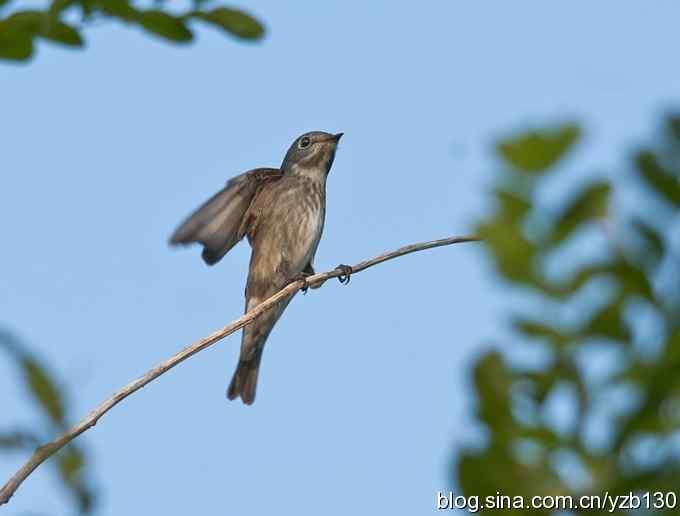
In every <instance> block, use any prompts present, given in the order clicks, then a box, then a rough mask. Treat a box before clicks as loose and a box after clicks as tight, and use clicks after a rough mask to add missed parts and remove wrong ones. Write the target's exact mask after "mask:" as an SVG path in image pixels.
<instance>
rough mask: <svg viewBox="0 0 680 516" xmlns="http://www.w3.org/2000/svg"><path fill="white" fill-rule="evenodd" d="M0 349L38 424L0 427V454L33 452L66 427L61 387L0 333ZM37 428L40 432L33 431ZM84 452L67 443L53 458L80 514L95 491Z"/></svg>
mask: <svg viewBox="0 0 680 516" xmlns="http://www.w3.org/2000/svg"><path fill="white" fill-rule="evenodd" d="M0 350H2V351H5V352H6V356H8V357H9V359H10V360H11V361H12V362H13V363H14V364H15V366H16V369H17V370H18V371H19V372H20V376H21V380H22V384H23V385H24V387H25V389H26V391H27V393H28V394H29V396H30V397H31V398H32V399H33V401H34V402H35V404H36V406H37V408H38V411H39V413H40V416H41V420H42V423H40V424H37V425H35V426H34V428H32V429H28V428H21V427H14V428H0V452H2V453H15V452H19V451H33V450H34V449H35V448H36V447H37V446H39V445H40V443H43V442H47V441H49V440H51V439H52V438H53V437H54V435H55V434H60V433H62V432H63V431H65V430H66V428H67V426H68V418H67V412H68V410H67V407H68V403H67V399H66V395H65V392H64V389H63V388H62V386H61V385H60V384H59V383H58V382H57V380H56V379H55V377H54V375H53V373H52V372H51V371H50V370H49V368H48V367H47V366H46V365H45V364H44V363H43V362H42V361H41V360H40V359H39V358H38V357H37V356H36V355H35V354H33V353H31V352H30V351H29V350H28V349H27V348H26V346H24V345H23V344H22V343H21V342H19V341H18V340H17V339H16V338H15V337H13V336H12V335H11V334H9V333H7V332H5V331H0ZM38 428H41V429H42V430H37V429H38ZM86 462H87V461H86V453H85V451H84V449H83V448H82V447H81V446H80V445H76V444H69V445H68V446H67V447H66V448H64V449H63V450H62V451H61V452H59V453H58V454H57V455H56V456H55V460H54V461H53V464H54V465H55V467H56V469H57V473H58V475H59V478H60V480H61V483H62V484H63V486H64V487H65V488H66V490H67V491H68V492H69V493H71V495H72V499H73V500H74V504H75V505H76V507H77V509H78V511H79V512H80V513H81V514H88V513H90V512H92V510H93V509H94V503H95V492H94V489H93V488H92V486H91V485H90V481H89V480H88V478H87V476H88V475H89V473H88V471H87V469H88V467H87V464H86Z"/></svg>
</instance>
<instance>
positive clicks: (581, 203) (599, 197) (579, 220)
mask: <svg viewBox="0 0 680 516" xmlns="http://www.w3.org/2000/svg"><path fill="white" fill-rule="evenodd" d="M609 190H610V188H609V184H608V183H606V182H602V181H600V182H596V183H593V184H591V185H589V186H587V187H586V188H584V189H583V191H581V193H579V194H578V196H577V197H576V199H574V200H573V201H572V202H571V203H570V204H569V205H568V206H567V208H566V209H565V210H564V212H563V213H562V215H560V217H559V218H558V219H557V221H556V222H555V229H554V230H553V234H552V238H551V242H552V243H553V244H558V243H560V242H562V241H563V240H565V239H566V238H567V237H569V236H570V235H571V234H572V233H573V232H574V231H575V230H576V229H577V228H578V227H579V226H580V225H582V224H584V223H586V222H590V221H592V220H593V219H595V218H601V217H604V216H605V215H606V214H607V207H608V204H609Z"/></svg>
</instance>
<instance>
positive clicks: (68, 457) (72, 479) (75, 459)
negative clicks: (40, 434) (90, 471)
mask: <svg viewBox="0 0 680 516" xmlns="http://www.w3.org/2000/svg"><path fill="white" fill-rule="evenodd" d="M84 464H85V460H84V457H83V454H82V452H81V451H80V450H79V449H78V448H76V447H75V446H69V447H67V448H66V449H65V450H64V451H63V452H62V453H60V454H59V473H60V474H61V477H62V479H63V480H64V483H66V484H71V485H73V484H75V483H77V482H78V479H79V477H80V471H81V470H82V468H83V465H84Z"/></svg>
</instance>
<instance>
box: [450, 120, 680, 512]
mask: <svg viewBox="0 0 680 516" xmlns="http://www.w3.org/2000/svg"><path fill="white" fill-rule="evenodd" d="M580 136H581V130H580V129H579V127H578V126H576V125H571V124H570V125H563V126H561V127H557V128H552V129H546V130H541V131H532V132H529V133H528V134H524V135H520V136H518V137H513V138H510V139H508V140H506V141H503V142H501V143H499V144H498V145H497V147H496V148H497V151H498V153H499V154H500V156H501V159H502V163H503V166H502V173H501V174H500V175H499V176H498V177H497V179H496V183H497V184H496V186H495V193H494V195H495V200H496V207H495V210H494V211H493V213H492V214H491V215H490V216H489V217H488V218H487V219H486V220H484V221H482V222H481V224H480V225H479V228H478V231H479V234H480V236H482V237H483V238H484V239H485V242H486V248H487V251H488V255H489V257H490V259H491V261H492V263H493V265H494V267H495V269H496V270H497V272H498V274H499V276H500V278H501V280H502V281H504V282H505V283H506V284H507V285H508V286H512V287H513V288H512V293H513V294H512V295H513V296H517V297H518V302H517V303H514V304H513V308H512V320H513V329H514V330H513V331H514V333H515V337H517V341H518V345H517V346H516V347H513V348H511V349H509V351H508V352H507V353H500V352H498V351H491V352H488V353H487V354H485V355H484V356H482V357H481V358H480V359H479V361H478V362H477V363H476V365H475V368H474V384H475V388H476V393H477V417H478V418H479V420H480V421H481V423H482V424H483V425H484V427H485V429H486V436H487V439H486V440H485V441H486V442H485V443H484V445H483V446H481V447H476V448H468V449H465V450H464V451H463V452H462V453H461V454H460V455H459V456H458V457H457V459H456V465H455V473H454V477H455V478H454V481H455V482H457V484H458V485H459V486H460V487H461V489H462V491H463V493H464V494H465V495H466V496H471V495H476V496H478V497H480V498H479V499H482V498H483V497H485V496H488V495H492V496H493V495H496V493H498V492H500V493H501V494H504V495H509V496H515V495H521V496H523V497H524V499H525V500H529V499H530V498H531V497H532V496H534V495H566V494H568V495H573V496H575V497H578V496H580V495H583V494H593V495H597V494H604V493H605V492H609V494H611V495H618V494H627V493H628V492H630V491H640V492H646V491H657V490H659V491H668V490H671V489H674V490H675V492H676V494H677V495H679V496H680V493H679V492H678V489H680V462H679V459H680V254H679V252H678V249H677V247H678V246H677V245H675V247H674V245H673V240H674V238H673V235H674V233H673V232H674V230H677V229H678V228H677V226H678V221H679V220H680V217H678V214H679V212H680V117H670V118H668V119H667V120H666V121H665V124H664V127H663V130H662V131H660V134H659V136H658V138H656V139H655V142H654V143H653V145H651V147H650V148H644V149H641V150H639V151H638V152H637V153H636V154H635V156H634V157H633V159H632V165H631V169H630V171H631V173H629V174H628V176H629V177H625V174H621V173H619V174H617V175H615V176H613V177H614V178H615V181H614V182H613V184H610V182H609V181H607V180H605V179H599V180H596V181H591V182H588V183H586V184H582V185H581V186H580V188H578V190H577V191H576V193H575V194H574V195H572V196H570V197H569V198H566V199H564V198H562V199H560V198H559V197H560V196H559V195H556V194H555V188H554V187H555V186H560V185H565V184H566V183H565V182H564V181H563V180H562V179H563V176H564V174H568V173H569V170H568V169H569V168H570V167H571V165H569V166H567V164H565V163H563V161H564V158H565V157H566V156H567V155H568V154H569V153H570V152H571V151H572V149H573V147H574V146H575V145H576V144H577V143H578V141H579V139H580ZM571 161H572V159H570V163H571ZM579 177H581V176H579ZM551 187H552V188H551ZM546 191H547V192H550V195H549V196H547V198H546ZM614 194H616V195H614ZM614 201H616V202H614ZM675 235H676V238H675V240H676V244H677V231H676V232H675ZM527 350H528V353H527V352H526V351H527ZM522 351H524V353H522ZM528 356H531V357H532V361H531V362H529V361H528V360H527V357H528ZM537 357H538V358H539V359H538V360H537ZM679 503H680V502H679ZM677 510H680V507H678V508H677V509H676V511H677ZM486 512H503V511H496V510H487V511H486ZM515 512H522V511H515ZM526 512H527V513H531V514H540V513H541V511H537V510H528V511H526ZM590 512H595V513H596V512H597V511H590ZM604 512H605V511H602V513H604ZM662 512H663V511H658V512H657V511H655V514H661V513H662ZM668 512H675V511H668ZM549 513H551V511H547V510H545V511H543V514H549Z"/></svg>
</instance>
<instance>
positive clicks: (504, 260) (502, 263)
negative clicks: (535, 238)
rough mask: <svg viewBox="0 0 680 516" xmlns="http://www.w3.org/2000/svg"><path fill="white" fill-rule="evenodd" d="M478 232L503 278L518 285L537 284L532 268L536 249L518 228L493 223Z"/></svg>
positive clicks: (484, 225) (497, 222) (481, 227)
mask: <svg viewBox="0 0 680 516" xmlns="http://www.w3.org/2000/svg"><path fill="white" fill-rule="evenodd" d="M477 232H478V233H479V236H480V237H481V238H482V240H484V243H485V245H487V246H488V247H489V248H490V252H491V255H492V258H493V259H494V260H495V265H496V267H497V269H498V271H499V272H500V273H501V274H502V275H503V276H505V277H506V278H508V279H509V280H512V281H515V282H517V283H524V284H527V285H536V284H537V279H536V278H535V277H534V270H533V267H532V262H533V258H534V255H535V253H536V247H535V245H534V244H533V243H532V242H531V241H529V240H528V239H527V238H526V237H524V235H523V234H522V232H521V231H520V229H519V228H518V227H517V226H513V225H507V224H504V223H503V222H502V221H493V222H491V223H489V224H482V225H481V226H479V227H478V229H477Z"/></svg>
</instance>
